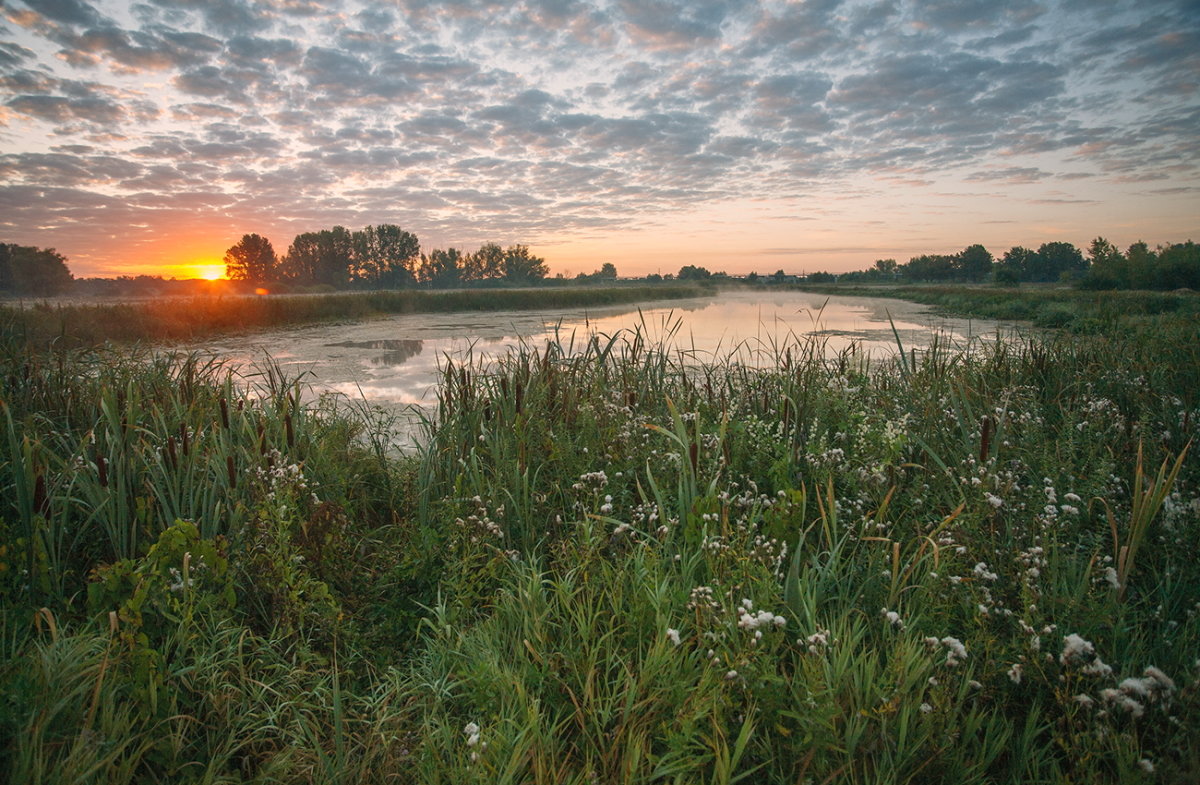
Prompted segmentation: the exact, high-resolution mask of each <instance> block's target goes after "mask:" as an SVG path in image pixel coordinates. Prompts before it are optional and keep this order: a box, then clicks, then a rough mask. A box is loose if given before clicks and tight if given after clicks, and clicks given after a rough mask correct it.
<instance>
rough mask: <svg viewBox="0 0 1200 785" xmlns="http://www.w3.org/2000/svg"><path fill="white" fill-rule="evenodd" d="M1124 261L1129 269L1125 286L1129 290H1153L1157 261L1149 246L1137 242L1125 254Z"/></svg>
mask: <svg viewBox="0 0 1200 785" xmlns="http://www.w3.org/2000/svg"><path fill="white" fill-rule="evenodd" d="M1125 261H1126V265H1127V267H1128V269H1129V283H1128V284H1127V285H1128V287H1129V288H1130V289H1150V288H1153V286H1154V268H1155V267H1156V266H1157V262H1158V259H1157V258H1155V255H1154V251H1151V250H1150V246H1148V245H1146V243H1145V242H1143V241H1141V240H1138V241H1137V242H1136V243H1134V244H1133V245H1131V246H1129V250H1128V251H1126V252H1125Z"/></svg>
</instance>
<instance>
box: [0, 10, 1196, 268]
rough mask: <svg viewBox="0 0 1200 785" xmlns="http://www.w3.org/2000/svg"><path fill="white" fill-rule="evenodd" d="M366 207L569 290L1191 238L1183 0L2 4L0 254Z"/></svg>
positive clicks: (210, 262) (99, 248)
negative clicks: (531, 266)
mask: <svg viewBox="0 0 1200 785" xmlns="http://www.w3.org/2000/svg"><path fill="white" fill-rule="evenodd" d="M380 223H392V224H398V225H400V226H401V227H403V228H405V229H407V230H409V231H411V232H414V233H415V234H416V235H417V237H418V238H419V239H420V241H421V246H422V250H425V251H428V250H431V249H433V248H445V247H450V246H454V247H458V248H460V249H463V250H473V249H475V248H477V247H478V246H479V245H481V244H483V243H485V242H496V243H499V244H501V245H505V246H507V245H511V244H515V243H522V244H527V245H529V246H531V248H532V249H533V251H534V252H535V253H537V254H538V255H540V256H542V257H544V258H545V259H546V260H547V262H548V264H549V266H550V269H551V272H552V273H563V274H565V275H567V276H568V277H572V276H574V275H575V274H577V273H581V272H592V271H593V270H595V269H597V268H599V267H600V265H601V264H603V263H604V262H612V263H614V264H615V265H616V266H617V269H618V271H619V273H620V274H621V275H642V274H646V273H653V272H661V273H664V274H665V273H669V272H675V271H677V270H678V269H679V268H680V267H681V266H683V265H685V264H695V265H701V266H705V267H708V268H709V269H711V270H714V271H717V270H724V271H726V272H728V273H730V274H742V273H747V272H751V271H757V272H760V273H764V274H766V273H771V272H774V271H775V270H779V269H782V270H784V271H786V272H789V273H800V272H813V271H816V270H827V271H832V272H836V271H843V270H853V269H863V268H866V267H869V266H870V265H871V264H872V263H873V261H874V260H875V259H880V258H895V259H898V260H899V261H901V262H903V261H906V260H907V259H908V258H910V257H911V256H915V255H918V254H921V253H953V252H955V251H958V250H960V249H962V248H964V247H966V246H967V245H970V244H974V243H983V244H984V245H985V246H987V247H988V249H989V250H991V251H992V253H994V254H996V255H997V256H999V255H1001V254H1002V253H1003V252H1004V251H1005V250H1007V249H1008V248H1010V247H1011V246H1014V245H1024V246H1028V247H1033V248H1036V247H1037V246H1038V245H1040V244H1041V243H1044V242H1052V241H1067V242H1072V243H1075V244H1076V245H1078V246H1080V247H1081V248H1082V247H1086V245H1087V244H1088V243H1089V242H1090V241H1091V239H1092V238H1094V237H1096V236H1104V237H1106V238H1108V239H1109V240H1111V241H1112V242H1114V243H1116V244H1117V245H1118V246H1120V247H1126V246H1128V245H1129V244H1130V243H1132V242H1135V241H1137V240H1145V241H1147V242H1149V243H1150V244H1151V245H1152V246H1153V245H1156V244H1159V243H1172V242H1182V241H1184V240H1187V239H1195V240H1200V231H1198V229H1200V2H1198V1H1197V0H1175V1H1172V2H1158V1H1156V0H1137V2H1124V1H1123V0H1118V1H1114V2H1108V1H1107V0H1065V1H1064V2H1058V3H1055V2H1035V1H1033V0H1011V1H1009V0H1006V1H1005V2H998V1H997V0H961V1H952V0H931V1H929V2H903V1H902V0H896V1H889V0H885V1H884V2H874V0H865V1H862V2H859V1H849V2H841V1H840V0H808V1H807V2H776V1H774V0H772V1H764V2H750V1H749V0H638V1H635V0H515V1H514V0H499V1H497V2H493V1H492V0H447V2H433V0H391V1H389V2H360V1H359V0H329V1H322V2H315V1H313V0H265V1H264V2H247V1H246V0H147V1H146V2H127V1H126V0H109V1H102V2H91V3H88V2H82V0H0V241H2V242H15V243H20V244H23V245H36V246H39V247H53V248H56V249H57V250H58V251H59V252H61V253H63V254H65V255H66V256H67V257H68V264H69V266H70V267H71V270H72V272H74V273H75V275H76V276H113V275H134V274H141V273H146V274H163V275H168V276H174V275H177V276H178V277H191V276H192V275H205V274H212V272H213V271H219V270H220V269H221V268H220V263H221V258H222V256H223V254H224V252H225V249H227V248H228V247H230V246H231V245H233V244H234V243H236V242H237V241H238V239H239V238H240V237H241V236H242V235H243V234H247V233H252V232H253V233H258V234H261V235H264V236H266V237H268V238H269V239H270V240H271V241H272V243H273V244H274V246H275V248H276V250H277V251H278V252H280V253H283V252H284V251H286V249H287V246H288V245H289V244H290V242H291V239H292V238H293V237H294V236H295V235H296V234H298V233H300V232H305V231H315V230H319V229H324V228H330V227H332V226H335V225H342V226H345V227H347V228H349V229H358V228H361V227H363V226H366V225H368V224H380Z"/></svg>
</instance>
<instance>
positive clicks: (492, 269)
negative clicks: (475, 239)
mask: <svg viewBox="0 0 1200 785" xmlns="http://www.w3.org/2000/svg"><path fill="white" fill-rule="evenodd" d="M503 277H504V249H503V248H501V247H500V246H498V245H496V244H495V243H484V244H483V245H481V246H480V247H479V250H478V251H476V252H475V253H473V254H468V255H467V256H465V257H463V271H462V279H463V280H464V281H495V280H499V279H501V278H503Z"/></svg>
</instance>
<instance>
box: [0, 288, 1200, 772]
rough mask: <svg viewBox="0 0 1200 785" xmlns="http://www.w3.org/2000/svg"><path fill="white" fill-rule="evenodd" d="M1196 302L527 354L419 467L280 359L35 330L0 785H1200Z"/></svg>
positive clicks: (17, 388)
mask: <svg viewBox="0 0 1200 785" xmlns="http://www.w3.org/2000/svg"><path fill="white" fill-rule="evenodd" d="M1013 296H1014V297H1015V296H1016V295H1013ZM1181 313H1182V309H1174V310H1170V309H1168V310H1163V311H1160V312H1158V313H1153V314H1151V313H1142V314H1134V315H1132V316H1130V315H1119V314H1118V313H1117V311H1115V310H1114V311H1112V312H1110V313H1102V314H1101V315H1102V317H1103V318H1105V319H1108V320H1109V321H1110V322H1111V323H1112V324H1114V325H1120V329H1113V330H1109V331H1092V332H1087V333H1083V334H1073V333H1067V332H1058V333H1047V334H1045V335H1043V336H1039V337H1031V338H1024V339H1020V338H1018V339H1013V340H1012V341H1009V342H1005V343H995V344H989V345H984V344H980V345H978V346H975V347H973V348H972V349H969V350H955V351H950V350H947V349H945V348H936V347H935V348H933V349H931V350H927V351H922V352H904V353H901V354H900V355H899V357H898V359H897V360H895V361H893V362H880V361H876V362H873V363H868V362H867V361H865V360H864V359H863V358H862V357H860V356H858V355H857V354H855V353H853V352H844V353H842V354H840V355H837V356H832V357H827V356H826V354H825V352H824V347H823V346H822V344H821V343H820V341H819V340H812V341H798V342H797V343H795V344H793V345H789V346H781V347H777V348H776V351H777V353H778V363H777V365H776V367H774V368H772V369H767V370H762V371H759V370H753V369H750V368H747V367H745V365H743V364H740V363H739V362H737V358H736V357H731V358H729V359H727V360H726V361H721V362H716V363H713V364H710V365H707V366H704V367H699V368H697V367H689V366H685V365H684V364H683V362H682V360H681V358H680V356H679V355H677V354H669V353H664V352H663V351H660V350H659V349H658V348H657V347H655V346H653V345H647V344H646V342H645V341H644V340H643V338H642V336H639V335H637V334H627V335H622V336H617V337H616V338H613V339H597V340H595V341H593V342H591V343H590V344H588V345H587V346H586V348H584V350H583V351H577V352H576V353H574V354H571V355H568V354H567V353H566V352H565V351H564V349H563V347H561V346H557V345H554V344H549V345H545V346H530V347H527V348H526V349H524V350H523V351H521V352H518V353H515V354H513V355H510V356H509V357H508V358H507V359H506V360H505V361H504V362H503V363H502V364H501V365H500V366H499V367H497V368H491V369H488V370H485V369H482V368H478V367H471V366H466V367H459V366H448V367H446V368H445V372H444V380H443V383H442V385H441V387H440V392H439V399H438V408H437V412H436V414H435V415H434V417H433V419H432V420H431V421H430V422H429V424H428V432H427V447H426V448H425V450H424V451H423V453H422V454H420V455H418V456H416V457H413V458H411V459H405V460H393V459H391V458H389V457H388V455H389V450H388V445H386V444H385V443H384V442H383V439H384V437H383V434H385V433H386V432H387V430H388V428H387V425H388V424H387V423H386V422H385V421H383V420H382V419H381V418H382V415H380V414H378V413H373V412H371V411H369V410H362V409H360V410H337V409H332V408H329V407H328V406H327V405H325V406H322V405H318V406H314V407H306V406H303V405H301V404H300V403H299V402H300V400H301V396H300V394H299V389H298V387H297V385H296V383H295V382H294V381H293V380H289V379H287V378H284V377H282V376H281V375H280V374H279V372H278V371H276V370H274V369H272V368H269V367H268V368H263V369H260V370H258V371H257V372H252V371H246V370H243V371H242V372H240V374H238V375H234V374H233V373H232V371H231V370H230V369H227V368H225V367H223V366H221V365H220V364H219V363H215V362H211V361H207V360H204V359H202V358H198V357H182V356H179V357H173V358H172V357H162V356H157V357H155V356H150V355H144V356H142V355H135V354H132V353H130V352H129V351H128V350H118V349H111V348H85V349H65V348H60V349H57V350H55V351H45V350H41V349H37V348H30V347H29V346H27V345H24V344H21V343H18V342H13V341H10V342H9V343H7V344H6V345H5V346H4V347H3V350H2V351H0V383H2V385H3V386H2V387H0V395H2V398H3V412H4V427H5V429H6V431H5V434H4V436H3V438H2V439H0V444H3V450H2V451H0V486H2V487H3V488H4V491H5V492H4V495H3V500H4V501H3V504H4V507H3V509H2V510H0V520H2V523H0V597H2V600H3V615H2V617H0V632H2V636H0V640H2V641H3V647H4V649H3V654H2V655H0V702H2V703H3V710H0V739H2V740H3V741H2V746H0V771H3V774H0V778H3V779H4V780H5V781H10V782H56V783H57V782H97V781H99V782H153V781H162V782H197V783H201V782H205V783H207V782H213V783H216V782H241V781H251V782H322V783H335V782H336V783H342V782H345V783H358V782H381V783H382V782H401V783H404V782H414V783H415V782H420V783H441V782H444V783H464V782H477V783H494V782H529V783H581V784H582V783H593V782H602V783H625V782H638V783H640V782H647V783H648V782H669V783H692V782H712V783H732V782H739V781H741V782H767V783H797V782H813V783H822V782H850V783H893V782H896V783H898V782H946V783H963V782H1014V783H1015V782H1079V783H1092V782H1178V783H1184V782H1194V781H1195V780H1196V777H1197V775H1198V774H1200V749H1198V748H1197V746H1196V745H1195V739H1196V738H1197V736H1198V735H1200V681H1198V677H1200V670H1198V669H1200V660H1198V659H1197V658H1198V657H1200V465H1198V463H1197V461H1196V459H1195V457H1194V447H1193V446H1192V439H1193V438H1194V436H1195V434H1196V431H1197V425H1196V423H1197V419H1198V418H1200V358H1198V357H1197V352H1198V351H1200V349H1198V346H1197V345H1198V342H1197V341H1196V340H1195V332H1196V326H1195V321H1194V320H1193V319H1191V318H1190V317H1184V316H1182V315H1181ZM1189 336H1190V338H1191V339H1190V340H1188V337H1189Z"/></svg>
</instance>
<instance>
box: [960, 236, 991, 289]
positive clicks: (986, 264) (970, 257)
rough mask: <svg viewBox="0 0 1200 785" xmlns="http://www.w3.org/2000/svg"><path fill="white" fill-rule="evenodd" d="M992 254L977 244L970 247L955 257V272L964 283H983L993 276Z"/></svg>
mask: <svg viewBox="0 0 1200 785" xmlns="http://www.w3.org/2000/svg"><path fill="white" fill-rule="evenodd" d="M993 263H994V262H993V259H992V254H991V253H990V252H989V251H988V249H986V248H984V247H983V246H982V245H980V244H978V243H976V244H975V245H969V246H967V247H966V248H964V249H962V250H961V251H959V252H958V253H957V254H956V255H955V256H954V270H955V272H956V273H957V276H958V277H959V278H961V279H963V280H964V281H983V280H985V279H986V278H987V277H988V276H989V275H991V274H992V265H993Z"/></svg>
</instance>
